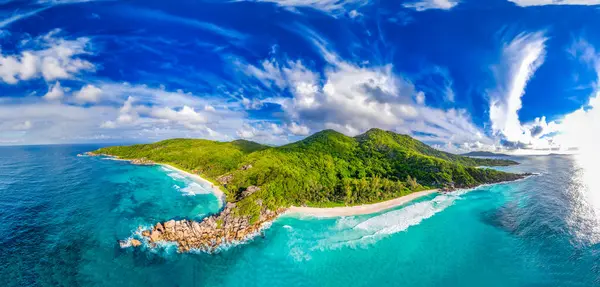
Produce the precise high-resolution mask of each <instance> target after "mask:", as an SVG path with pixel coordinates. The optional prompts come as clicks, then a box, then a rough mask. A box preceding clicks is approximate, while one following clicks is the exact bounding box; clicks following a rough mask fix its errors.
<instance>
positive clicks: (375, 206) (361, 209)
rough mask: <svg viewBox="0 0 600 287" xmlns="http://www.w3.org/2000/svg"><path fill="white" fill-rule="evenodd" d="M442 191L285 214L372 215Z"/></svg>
mask: <svg viewBox="0 0 600 287" xmlns="http://www.w3.org/2000/svg"><path fill="white" fill-rule="evenodd" d="M439 191H440V189H439V188H436V189H428V190H422V191H417V192H413V193H410V194H407V195H404V196H401V197H397V198H394V199H390V200H386V201H382V202H378V203H372V204H362V205H356V206H343V207H301V206H290V208H288V209H287V211H286V212H285V215H293V214H298V215H303V216H312V217H318V218H330V217H341V216H354V215H365V214H372V213H377V212H381V211H385V210H388V209H392V208H395V207H398V206H401V205H404V204H406V203H409V202H411V201H413V200H415V199H418V198H421V197H424V196H428V195H431V194H434V193H438V192H439Z"/></svg>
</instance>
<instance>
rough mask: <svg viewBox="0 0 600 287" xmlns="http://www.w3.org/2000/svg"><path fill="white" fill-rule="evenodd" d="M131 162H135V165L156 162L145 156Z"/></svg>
mask: <svg viewBox="0 0 600 287" xmlns="http://www.w3.org/2000/svg"><path fill="white" fill-rule="evenodd" d="M131 163H132V164H135V165H155V163H154V162H153V161H151V160H149V159H147V158H145V157H143V158H136V159H132V160H131Z"/></svg>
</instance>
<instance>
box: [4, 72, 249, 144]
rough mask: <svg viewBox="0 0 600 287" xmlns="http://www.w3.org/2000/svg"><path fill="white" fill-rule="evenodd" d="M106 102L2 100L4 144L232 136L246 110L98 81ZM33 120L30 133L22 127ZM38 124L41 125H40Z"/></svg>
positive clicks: (189, 96) (217, 101) (224, 101)
mask: <svg viewBox="0 0 600 287" xmlns="http://www.w3.org/2000/svg"><path fill="white" fill-rule="evenodd" d="M94 86H95V87H97V88H98V89H101V90H102V101H99V102H98V103H96V104H91V105H86V106H79V105H73V104H72V103H69V102H60V101H47V100H45V99H43V98H42V97H29V98H11V97H5V98H2V99H1V101H0V134H2V139H1V140H0V144H15V143H28V144H45V143H73V142H95V141H113V142H114V141H122V140H130V141H131V140H138V141H148V140H152V141H156V140H161V139H166V138H173V137H196V138H197V137H201V138H209V139H216V140H232V139H233V138H235V137H236V130H237V129H239V128H240V127H242V125H243V124H244V120H245V118H246V116H247V115H246V114H245V113H243V112H242V111H240V110H235V108H239V104H237V103H230V102H228V100H227V99H223V98H216V97H208V96H203V97H201V96H199V95H194V94H189V93H184V92H183V91H176V92H171V91H168V90H165V89H160V88H149V87H147V86H142V85H129V84H116V83H95V84H94ZM23 119H27V120H28V121H29V122H30V123H31V129H30V130H28V131H27V132H24V130H16V129H15V127H25V124H24V120H23ZM34 127H35V128H34Z"/></svg>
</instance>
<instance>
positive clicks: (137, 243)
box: [130, 239, 142, 247]
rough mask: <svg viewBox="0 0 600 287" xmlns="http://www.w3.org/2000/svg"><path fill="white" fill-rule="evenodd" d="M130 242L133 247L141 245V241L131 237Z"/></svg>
mask: <svg viewBox="0 0 600 287" xmlns="http://www.w3.org/2000/svg"><path fill="white" fill-rule="evenodd" d="M130 242H131V246H133V247H138V246H140V245H142V242H141V241H139V240H137V239H131V241H130Z"/></svg>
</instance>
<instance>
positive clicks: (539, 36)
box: [489, 32, 546, 144]
mask: <svg viewBox="0 0 600 287" xmlns="http://www.w3.org/2000/svg"><path fill="white" fill-rule="evenodd" d="M545 41H546V38H545V37H544V34H543V33H541V32H537V33H523V34H520V35H518V36H516V37H515V38H514V39H512V41H510V42H509V43H507V44H505V45H504V47H503V49H502V55H501V56H502V59H501V63H500V64H498V65H497V66H494V67H493V70H494V72H495V74H496V79H497V85H498V86H497V87H496V89H495V90H493V91H491V92H490V93H489V97H490V121H491V123H492V131H493V133H494V134H495V135H500V136H502V137H503V138H504V139H505V140H507V141H509V142H520V143H524V144H531V141H532V140H533V137H532V135H531V132H530V131H529V130H528V129H526V128H524V127H523V126H522V125H521V121H520V120H519V115H518V111H519V110H520V109H521V107H522V101H521V97H522V96H523V94H524V93H525V86H526V85H527V82H528V81H529V80H530V79H531V77H532V76H533V74H534V72H535V71H536V70H537V69H538V68H539V67H540V66H541V65H542V63H543V62H544V57H545V54H546V46H545Z"/></svg>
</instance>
